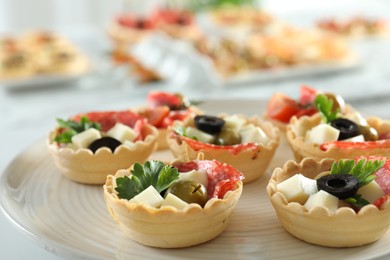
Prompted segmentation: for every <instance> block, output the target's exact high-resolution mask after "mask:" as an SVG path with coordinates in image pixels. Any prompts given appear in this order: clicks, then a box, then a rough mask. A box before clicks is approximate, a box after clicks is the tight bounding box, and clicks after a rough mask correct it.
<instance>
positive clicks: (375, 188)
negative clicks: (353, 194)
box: [357, 180, 385, 203]
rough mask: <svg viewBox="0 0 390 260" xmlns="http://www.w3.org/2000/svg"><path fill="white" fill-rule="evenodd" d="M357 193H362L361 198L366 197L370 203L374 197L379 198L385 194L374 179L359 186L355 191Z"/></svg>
mask: <svg viewBox="0 0 390 260" xmlns="http://www.w3.org/2000/svg"><path fill="white" fill-rule="evenodd" d="M357 194H360V195H362V198H363V199H366V200H367V201H369V202H370V203H373V202H374V201H375V200H376V199H379V198H380V197H382V196H383V195H385V193H384V192H383V190H382V189H381V187H380V186H379V185H378V183H377V182H376V181H375V180H373V181H371V182H370V183H368V184H366V185H364V186H362V187H360V188H359V190H358V191H357Z"/></svg>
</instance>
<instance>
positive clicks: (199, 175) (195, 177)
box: [179, 170, 208, 187]
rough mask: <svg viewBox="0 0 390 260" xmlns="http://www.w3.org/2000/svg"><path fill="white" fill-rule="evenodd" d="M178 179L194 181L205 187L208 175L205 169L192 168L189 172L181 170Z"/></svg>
mask: <svg viewBox="0 0 390 260" xmlns="http://www.w3.org/2000/svg"><path fill="white" fill-rule="evenodd" d="M179 181H195V182H198V183H200V184H203V186H205V187H207V184H208V176H207V173H206V172H205V171H197V170H192V171H189V172H181V173H180V175H179Z"/></svg>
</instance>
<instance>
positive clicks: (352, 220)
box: [267, 158, 390, 247]
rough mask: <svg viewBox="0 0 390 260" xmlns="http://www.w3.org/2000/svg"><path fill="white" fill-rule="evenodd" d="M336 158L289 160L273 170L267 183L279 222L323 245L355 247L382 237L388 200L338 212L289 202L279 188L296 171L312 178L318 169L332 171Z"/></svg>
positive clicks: (388, 213) (389, 221)
mask: <svg viewBox="0 0 390 260" xmlns="http://www.w3.org/2000/svg"><path fill="white" fill-rule="evenodd" d="M333 162H334V160H333V159H323V160H321V161H320V162H318V161H316V160H314V159H312V158H305V159H303V160H302V161H301V162H300V163H296V162H294V161H287V162H286V163H285V164H284V166H283V168H276V169H275V170H274V172H273V173H272V176H271V179H270V181H269V183H268V185H267V194H268V197H269V199H270V200H271V203H272V206H273V207H274V209H275V212H276V215H277V216H278V218H279V221H280V223H281V224H282V226H283V227H284V228H285V229H286V230H287V231H288V232H289V233H290V234H292V235H293V236H295V237H297V238H299V239H301V240H303V241H306V242H308V243H312V244H316V245H321V246H328V247H355V246H361V245H365V244H369V243H372V242H374V241H376V240H378V239H380V238H381V237H382V236H383V235H384V234H385V232H386V231H387V229H388V227H389V225H390V206H389V202H386V203H385V204H384V205H383V206H382V207H381V209H378V208H377V207H376V206H374V205H372V204H371V205H367V206H365V207H363V208H362V209H361V210H360V211H359V212H358V213H356V212H355V211H354V210H353V209H352V208H349V207H341V208H339V209H337V211H336V212H335V213H330V212H329V211H328V210H327V209H326V208H323V207H316V208H314V209H313V210H311V211H310V212H308V211H307V210H306V209H305V207H304V206H303V205H300V204H299V203H296V202H292V203H288V202H287V200H286V198H285V197H284V196H283V194H282V193H280V192H278V191H277V190H276V185H277V184H278V183H280V182H282V181H283V180H285V179H288V178H289V177H291V176H293V175H295V174H297V173H301V174H303V175H304V176H306V177H309V178H312V179H313V178H314V177H315V176H316V175H318V174H319V173H321V172H324V171H329V170H330V168H331V165H332V163H333Z"/></svg>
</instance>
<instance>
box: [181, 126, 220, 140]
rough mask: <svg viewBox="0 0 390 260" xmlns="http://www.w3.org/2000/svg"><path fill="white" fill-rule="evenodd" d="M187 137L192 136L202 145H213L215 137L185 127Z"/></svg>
mask: <svg viewBox="0 0 390 260" xmlns="http://www.w3.org/2000/svg"><path fill="white" fill-rule="evenodd" d="M186 132H187V135H188V136H189V137H190V138H192V137H193V136H195V137H196V139H198V141H199V142H202V143H214V139H215V137H214V136H213V135H210V134H208V133H205V132H202V131H200V130H198V129H196V128H194V127H191V126H189V127H187V128H186Z"/></svg>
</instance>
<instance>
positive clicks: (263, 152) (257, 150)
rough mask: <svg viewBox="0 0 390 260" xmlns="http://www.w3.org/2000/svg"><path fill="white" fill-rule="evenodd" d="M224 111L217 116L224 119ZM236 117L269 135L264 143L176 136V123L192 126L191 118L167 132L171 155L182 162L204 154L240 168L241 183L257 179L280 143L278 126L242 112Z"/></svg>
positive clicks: (206, 156) (192, 118) (205, 156)
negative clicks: (221, 142) (225, 142)
mask: <svg viewBox="0 0 390 260" xmlns="http://www.w3.org/2000/svg"><path fill="white" fill-rule="evenodd" d="M226 116H228V115H226V114H223V115H220V116H218V117H220V118H224V117H226ZM233 116H238V117H240V118H242V119H244V120H245V121H246V123H245V124H246V125H249V124H252V125H254V126H255V127H259V128H261V129H262V131H263V132H264V133H265V135H266V136H267V138H268V142H267V143H266V144H262V143H244V144H243V143H240V144H235V145H216V144H210V143H204V142H201V141H198V140H194V139H192V138H189V137H185V136H182V135H179V134H177V133H176V132H175V130H174V128H175V127H176V126H182V127H189V126H190V127H194V125H195V122H194V117H191V118H188V119H187V120H185V121H183V122H182V123H180V122H177V123H176V125H174V126H173V127H170V129H169V133H168V145H169V148H170V150H171V152H172V153H173V155H174V156H175V157H176V158H178V159H180V160H183V161H191V160H194V159H196V158H197V156H198V154H199V153H203V154H204V158H206V159H216V160H218V161H221V162H224V163H227V164H230V165H232V166H234V167H235V168H236V169H238V170H239V171H241V172H242V173H243V174H244V176H245V179H244V183H248V182H251V181H254V180H256V179H258V178H260V177H261V176H262V175H263V174H264V172H265V171H266V170H267V168H268V166H269V164H270V162H271V160H272V158H273V156H274V154H275V151H276V149H277V148H278V146H279V142H280V135H279V129H278V128H276V127H274V126H273V125H272V124H271V123H269V122H265V121H263V120H261V119H260V118H258V117H257V116H253V117H251V118H248V117H246V116H244V115H233Z"/></svg>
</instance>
